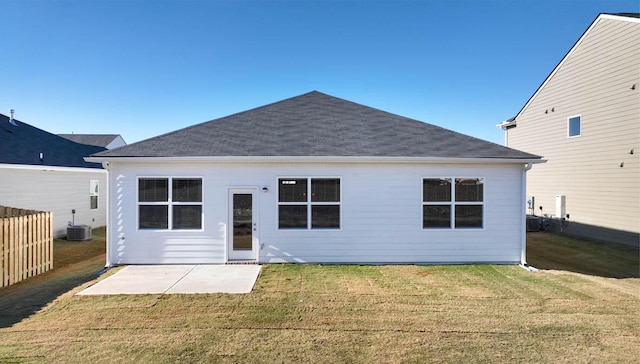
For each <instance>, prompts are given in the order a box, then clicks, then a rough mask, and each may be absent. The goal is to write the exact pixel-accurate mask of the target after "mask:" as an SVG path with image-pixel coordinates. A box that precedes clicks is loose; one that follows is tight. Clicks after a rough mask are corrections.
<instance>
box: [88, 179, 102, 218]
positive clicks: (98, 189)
mask: <svg viewBox="0 0 640 364" xmlns="http://www.w3.org/2000/svg"><path fill="white" fill-rule="evenodd" d="M94 184H95V186H96V187H98V188H97V192H94V191H93V186H94ZM94 196H95V197H96V208H95V209H94V208H92V207H91V197H94ZM98 209H100V180H97V179H92V180H89V210H90V211H95V210H98Z"/></svg>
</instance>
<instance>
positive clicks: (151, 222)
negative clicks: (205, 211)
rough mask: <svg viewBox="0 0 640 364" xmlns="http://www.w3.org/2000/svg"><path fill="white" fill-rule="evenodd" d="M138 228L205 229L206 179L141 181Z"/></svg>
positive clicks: (155, 178)
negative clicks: (203, 181)
mask: <svg viewBox="0 0 640 364" xmlns="http://www.w3.org/2000/svg"><path fill="white" fill-rule="evenodd" d="M138 227H139V228H140V229H153V230H200V229H202V178H182V177H180V178H174V177H163V178H157V177H153V178H139V179H138Z"/></svg>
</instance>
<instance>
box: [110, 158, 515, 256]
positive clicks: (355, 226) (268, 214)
mask: <svg viewBox="0 0 640 364" xmlns="http://www.w3.org/2000/svg"><path fill="white" fill-rule="evenodd" d="M110 172H111V173H110V175H111V176H112V180H111V189H110V193H111V194H112V198H111V199H110V202H111V206H110V208H111V211H113V214H112V217H111V219H112V220H111V221H112V224H111V227H110V240H109V244H110V249H109V251H110V257H109V258H110V261H111V263H113V264H189V263H202V264H206V263H224V262H225V259H226V258H225V257H226V249H227V248H226V246H227V245H226V239H227V233H226V232H227V230H228V227H227V223H228V221H229V219H228V216H227V215H228V204H229V200H228V188H229V186H246V187H249V186H253V187H254V188H255V187H257V188H258V189H259V190H262V187H267V192H260V193H257V194H256V198H257V199H258V201H257V202H258V203H257V206H258V207H257V210H256V214H257V222H258V225H257V234H258V240H259V246H260V250H259V256H258V259H259V262H261V263H279V262H292V263H322V262H324V263H472V262H499V263H518V262H520V253H521V246H520V244H521V231H522V220H523V214H522V205H523V202H522V201H521V200H522V198H521V197H522V193H521V183H522V179H521V178H522V165H521V164H512V165H491V164H482V165H471V164H468V165H446V164H428V163H398V164H394V163H320V162H318V163H308V164H306V163H275V162H274V163H233V164H232V163H213V162H201V163H198V162H193V163H186V162H185V163H177V162H176V163H163V164H154V163H149V164H142V163H126V162H116V161H112V162H111V163H110ZM196 173H200V174H201V175H202V178H203V181H206V183H203V196H204V197H203V210H205V211H206V212H207V213H206V218H205V219H203V228H202V230H201V231H188V230H187V231H177V232H174V231H172V232H168V231H154V230H138V229H137V218H136V204H137V196H136V194H137V192H136V191H137V179H136V177H135V176H138V175H139V176H152V175H158V176H162V175H164V176H180V175H194V174H196ZM425 175H430V176H434V175H435V176H438V175H442V176H482V177H483V178H484V181H485V189H484V215H483V224H484V228H483V229H446V230H425V229H422V204H421V201H420V196H421V195H422V184H421V181H422V178H424V176H425ZM288 176H311V177H300V178H316V177H315V176H318V178H330V177H325V176H340V195H341V196H340V215H341V216H340V219H341V223H340V229H285V230H282V229H279V227H278V214H277V211H278V206H279V202H278V187H277V184H278V181H279V179H280V178H287V177H288ZM296 178H297V177H296Z"/></svg>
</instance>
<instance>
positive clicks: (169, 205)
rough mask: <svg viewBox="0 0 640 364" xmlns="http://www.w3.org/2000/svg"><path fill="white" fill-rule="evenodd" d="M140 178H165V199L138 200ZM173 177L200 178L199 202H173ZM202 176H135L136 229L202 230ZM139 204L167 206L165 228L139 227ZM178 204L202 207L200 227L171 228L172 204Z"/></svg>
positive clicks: (203, 192)
mask: <svg viewBox="0 0 640 364" xmlns="http://www.w3.org/2000/svg"><path fill="white" fill-rule="evenodd" d="M141 179H167V183H168V185H167V189H168V191H167V201H153V202H140V180H141ZM174 179H200V180H201V181H202V183H201V187H202V191H200V192H201V194H202V198H201V199H200V200H201V201H200V202H173V201H172V200H173V180H174ZM204 190H205V189H204V177H202V176H137V178H136V228H137V230H138V231H172V232H192V231H194V232H198V231H204V221H205V220H204V199H205V191H204ZM140 205H156V206H167V209H168V211H167V228H166V229H150V228H142V229H141V228H140ZM178 205H200V206H201V207H202V213H201V215H200V228H199V229H173V208H172V207H173V206H178Z"/></svg>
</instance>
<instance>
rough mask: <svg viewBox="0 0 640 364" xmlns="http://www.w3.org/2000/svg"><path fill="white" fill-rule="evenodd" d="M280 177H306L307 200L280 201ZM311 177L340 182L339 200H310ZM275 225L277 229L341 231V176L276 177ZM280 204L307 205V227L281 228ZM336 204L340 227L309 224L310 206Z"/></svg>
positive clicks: (289, 177)
mask: <svg viewBox="0 0 640 364" xmlns="http://www.w3.org/2000/svg"><path fill="white" fill-rule="evenodd" d="M281 179H306V180H307V201H306V202H280V180H281ZM313 179H337V180H338V181H339V182H340V201H337V202H336V201H333V202H312V201H311V180H313ZM276 186H278V189H277V190H276V201H277V204H276V226H277V229H278V231H341V230H342V177H340V176H309V175H305V176H278V177H277V179H276ZM281 205H298V206H307V227H306V228H281V227H280V206H281ZM320 205H325V206H336V205H338V207H339V208H340V220H339V222H338V223H339V224H340V227H337V228H313V227H312V226H311V223H312V221H311V218H312V215H311V208H312V206H320Z"/></svg>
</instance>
